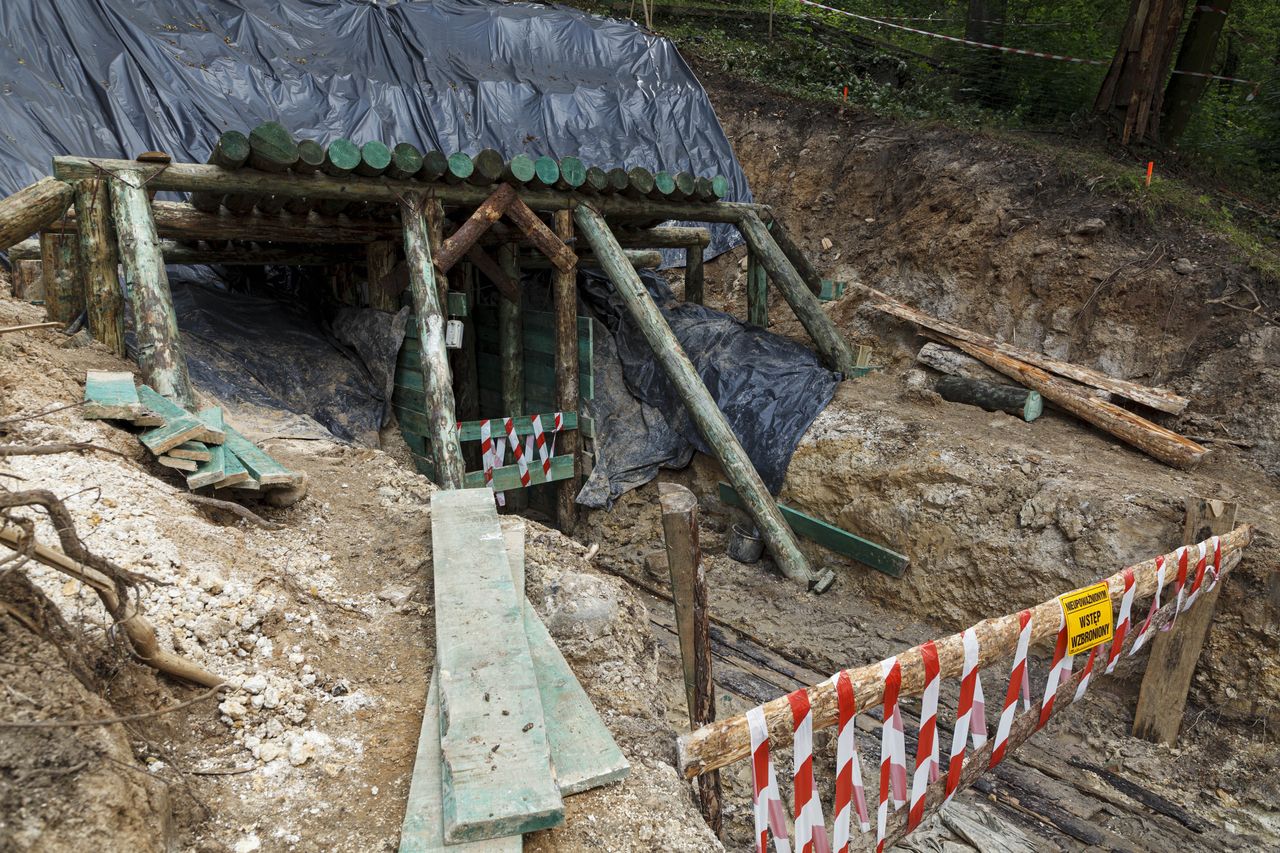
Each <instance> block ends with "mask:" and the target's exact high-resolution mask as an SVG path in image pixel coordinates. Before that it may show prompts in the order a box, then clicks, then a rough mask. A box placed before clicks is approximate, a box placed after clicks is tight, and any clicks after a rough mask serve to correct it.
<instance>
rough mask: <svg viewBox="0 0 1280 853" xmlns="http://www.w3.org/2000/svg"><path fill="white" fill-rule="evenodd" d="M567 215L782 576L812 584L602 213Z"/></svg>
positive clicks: (586, 210) (774, 508) (583, 209)
mask: <svg viewBox="0 0 1280 853" xmlns="http://www.w3.org/2000/svg"><path fill="white" fill-rule="evenodd" d="M573 218H574V221H575V222H577V224H578V227H579V228H580V229H581V230H582V232H583V236H584V237H586V240H587V242H588V243H590V244H591V248H592V249H593V250H594V251H595V254H596V257H597V258H599V259H600V262H601V264H602V265H603V266H604V270H605V272H606V273H607V274H608V276H609V279H610V281H612V282H613V286H614V287H615V288H616V289H617V291H618V294H619V296H621V297H622V300H623V302H624V304H626V306H627V311H628V312H629V313H630V315H631V317H632V319H633V320H635V322H636V326H637V327H639V329H640V331H641V333H642V334H643V335H644V337H645V340H646V341H648V343H649V347H650V348H651V349H652V350H653V355H654V358H655V359H656V360H657V362H658V363H659V364H660V365H661V366H662V369H663V371H665V372H666V374H667V376H669V377H670V378H671V382H672V384H673V385H674V386H675V388H676V392H677V393H678V394H679V395H680V400H681V402H683V403H684V405H685V407H686V408H687V409H688V410H689V414H690V416H691V417H692V418H693V421H694V423H695V424H696V425H697V427H698V432H700V433H701V434H702V437H703V438H704V439H705V440H706V442H707V445H708V446H709V447H711V449H712V451H713V452H714V453H715V454H716V458H717V459H718V460H719V462H720V467H722V468H723V469H724V472H725V476H726V477H728V478H729V481H730V482H732V483H733V486H734V488H736V489H737V490H738V494H740V495H742V497H743V501H744V503H745V504H746V509H747V512H748V513H749V514H750V515H751V518H752V520H753V521H754V522H755V524H756V527H757V528H758V529H759V530H760V532H761V533H762V534H763V535H764V538H765V542H766V544H767V545H768V547H769V551H770V553H771V554H772V555H773V558H774V560H775V561H776V562H777V564H778V568H779V569H781V570H782V573H783V574H784V575H786V576H787V577H788V578H791V579H792V580H794V581H796V582H798V583H802V584H804V585H805V586H806V587H808V586H811V585H813V584H814V583H816V582H817V578H816V577H815V576H814V574H813V572H812V571H811V570H810V569H809V562H808V560H806V559H805V557H804V554H802V553H801V552H800V546H799V545H798V544H797V543H796V539H795V537H794V536H793V535H792V534H791V530H790V528H788V527H787V523H786V521H785V520H784V519H783V517H782V513H781V512H780V511H779V510H778V505H777V504H775V503H774V502H773V498H772V497H771V496H770V495H769V490H768V489H766V488H765V485H764V482H763V481H761V479H760V474H759V473H757V471H756V469H755V467H754V466H753V465H752V464H751V458H750V457H749V456H747V452H746V451H745V450H743V449H742V445H741V444H740V443H738V438H737V436H735V435H734V434H733V429H732V428H731V427H730V426H729V422H728V421H727V420H725V416H724V413H723V412H721V411H720V409H719V408H718V407H717V406H716V402H715V400H714V399H712V397H711V394H710V392H709V391H707V386H705V385H703V384H702V378H701V377H700V376H698V371H697V369H696V368H694V366H693V363H692V362H691V361H689V357H688V356H687V355H685V352H684V349H683V348H682V347H681V346H680V342H679V341H678V340H677V339H676V336H675V333H674V332H672V331H671V327H670V326H668V325H667V321H666V320H664V319H663V317H662V313H661V312H660V311H659V310H658V306H657V305H655V304H654V302H653V297H652V296H650V295H649V291H648V290H646V289H645V286H644V284H643V283H642V282H641V281H640V277H639V276H638V275H636V271H635V270H634V269H632V268H631V265H630V264H628V263H627V260H626V256H625V255H623V253H622V247H620V246H619V245H618V242H617V241H616V240H614V239H613V234H612V232H610V231H609V226H608V225H606V224H605V221H604V218H603V217H601V216H600V214H598V213H596V212H595V210H593V209H592V208H590V207H588V206H587V205H585V204H583V205H579V206H578V207H577V208H576V209H575V210H574V217H573ZM757 221H758V220H757ZM762 227H763V226H762Z"/></svg>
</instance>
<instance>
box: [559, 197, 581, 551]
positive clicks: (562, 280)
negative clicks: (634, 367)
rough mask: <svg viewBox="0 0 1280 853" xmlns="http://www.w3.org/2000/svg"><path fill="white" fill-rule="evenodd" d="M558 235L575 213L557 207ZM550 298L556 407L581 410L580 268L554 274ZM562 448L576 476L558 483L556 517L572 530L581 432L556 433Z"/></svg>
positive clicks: (569, 235)
mask: <svg viewBox="0 0 1280 853" xmlns="http://www.w3.org/2000/svg"><path fill="white" fill-rule="evenodd" d="M554 216H555V226H556V227H555V231H556V236H557V237H558V238H560V240H561V241H563V242H564V243H566V244H568V243H569V242H570V241H571V240H572V239H573V214H572V213H570V212H569V211H567V210H557V211H556V212H555V214H554ZM551 301H552V303H553V305H554V306H555V315H556V336H555V349H556V408H557V409H559V410H560V411H562V412H577V411H578V270H577V267H576V266H575V267H573V268H571V269H569V270H559V269H557V270H556V271H555V272H553V273H552V274H551ZM557 441H558V442H559V445H560V448H559V449H560V452H561V453H563V454H567V455H568V456H569V457H571V458H572V459H573V478H572V479H569V480H562V481H561V482H560V483H559V484H557V485H556V521H557V523H558V524H559V525H560V529H561V530H562V531H564V532H565V533H571V532H573V528H574V526H575V525H576V524H577V521H578V509H577V505H576V504H575V503H574V498H575V497H577V494H578V488H579V487H580V486H581V485H582V461H581V460H580V459H579V458H578V433H577V431H576V430H574V431H570V432H565V433H564V434H562V435H560V436H558V437H557Z"/></svg>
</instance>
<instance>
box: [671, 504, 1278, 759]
mask: <svg viewBox="0 0 1280 853" xmlns="http://www.w3.org/2000/svg"><path fill="white" fill-rule="evenodd" d="M1252 539H1253V527H1252V526H1251V525H1247V524H1246V525H1241V526H1240V527H1237V528H1236V529H1235V530H1232V531H1231V532H1230V533H1228V534H1227V535H1226V536H1223V537H1222V538H1221V540H1220V541H1221V545H1222V556H1223V560H1224V561H1225V560H1226V559H1227V557H1228V556H1229V555H1231V554H1233V553H1235V552H1237V551H1241V550H1243V549H1244V548H1245V547H1247V546H1248V545H1249V543H1250V542H1251V541H1252ZM1177 557H1178V555H1177V552H1176V551H1175V552H1173V553H1169V554H1165V555H1164V557H1163V558H1162V559H1163V560H1164V562H1165V563H1168V564H1170V565H1177ZM1131 568H1132V569H1133V571H1134V596H1135V600H1136V601H1143V600H1148V599H1150V598H1151V597H1152V596H1153V595H1154V594H1155V592H1156V587H1157V583H1156V580H1157V578H1156V560H1155V558H1152V559H1150V560H1145V561H1143V562H1141V563H1138V564H1136V565H1134V566H1132V567H1131ZM1124 576H1125V572H1124V571H1119V572H1116V573H1115V574H1114V575H1112V576H1111V577H1109V578H1107V579H1106V581H1105V582H1106V584H1107V589H1108V591H1109V593H1110V596H1111V600H1112V603H1113V604H1115V603H1117V602H1119V601H1120V599H1121V597H1122V596H1123V595H1124V587H1125V580H1124ZM1175 576H1176V572H1167V573H1166V574H1165V579H1164V580H1165V583H1166V585H1168V584H1171V583H1173V581H1174V578H1175ZM1061 620H1062V605H1061V604H1060V602H1059V601H1058V599H1057V598H1051V599H1049V600H1048V601H1045V602H1042V603H1040V604H1037V605H1035V606H1034V607H1032V608H1031V644H1032V645H1033V646H1034V645H1039V644H1041V643H1044V642H1047V641H1048V640H1050V639H1056V638H1057V636H1058V632H1059V625H1060V623H1061ZM1021 630H1022V626H1021V623H1020V621H1019V618H1018V613H1016V612H1014V613H1010V614H1008V615H1005V616H998V617H995V618H993V619H987V620H984V621H982V622H979V623H978V624H977V625H974V626H973V631H974V632H975V634H976V635H977V638H978V645H979V649H980V653H979V660H978V666H979V668H985V667H987V666H990V665H991V664H993V663H995V662H996V661H998V660H1002V659H1004V658H1005V657H1006V656H1008V655H1010V654H1012V653H1013V650H1014V648H1015V647H1016V646H1017V643H1018V636H1019V634H1020V633H1021ZM1132 633H1133V632H1131V634H1132ZM934 645H935V647H936V649H937V653H938V666H939V668H940V673H941V677H942V678H957V677H959V676H960V674H961V671H962V670H963V668H964V638H963V634H952V635H951V636H949V637H945V638H943V639H941V640H937V641H935V642H934ZM921 648H922V647H921V646H916V647H915V648H913V649H910V650H908V651H905V652H902V653H900V654H898V655H897V660H898V663H899V665H900V666H901V669H902V684H901V693H900V695H902V696H916V695H919V694H920V693H921V691H923V690H924V685H925V665H924V658H923V655H922V652H921ZM845 672H847V673H848V675H849V678H850V680H851V681H852V683H853V690H854V697H855V699H856V701H857V707H859V708H863V709H867V708H875V707H877V706H879V705H881V704H883V702H884V672H883V670H882V669H881V667H880V664H879V663H873V664H869V665H866V666H861V667H858V668H856V669H848V670H845ZM806 692H807V693H808V695H809V704H810V707H811V709H812V713H813V728H814V730H815V731H817V730H818V729H822V728H826V727H827V726H830V725H833V724H834V723H835V722H836V718H837V702H836V688H835V684H834V683H833V682H830V681H826V682H823V683H822V684H818V685H814V686H812V687H809V688H808V689H807V691H806ZM763 710H764V714H765V721H766V723H767V724H768V727H769V739H770V743H771V744H772V746H773V748H774V749H781V748H785V747H786V746H788V745H790V744H791V743H792V741H793V738H794V732H793V728H792V720H791V705H790V703H789V702H788V701H787V697H785V696H783V697H780V698H778V699H774V700H772V701H770V702H766V703H765V704H764V706H763ZM750 754H751V735H750V732H749V730H748V727H747V718H746V717H745V716H737V717H734V718H732V719H728V720H720V721H717V722H715V723H712V724H710V725H707V726H703V727H702V728H701V729H699V730H698V731H696V732H693V733H692V734H689V735H684V736H682V737H681V738H680V739H679V741H678V743H677V757H678V765H677V766H678V768H679V772H680V773H682V774H683V775H684V777H685V778H686V779H692V778H693V777H694V776H697V775H699V774H701V773H706V772H708V771H710V770H718V769H719V768H721V767H725V766H727V765H729V764H732V763H733V762H735V761H739V760H741V759H743V758H746V757H747V756H748V755H750Z"/></svg>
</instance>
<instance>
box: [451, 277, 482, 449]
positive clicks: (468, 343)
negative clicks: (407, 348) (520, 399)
mask: <svg viewBox="0 0 1280 853" xmlns="http://www.w3.org/2000/svg"><path fill="white" fill-rule="evenodd" d="M453 275H456V276H457V279H456V281H457V283H458V285H459V287H458V290H459V291H460V292H461V293H462V295H463V297H464V298H465V299H466V302H467V313H466V315H465V316H464V317H463V318H462V348H461V349H456V350H454V351H453V353H452V358H451V363H452V364H453V389H454V391H453V393H454V395H455V396H456V397H457V400H458V416H459V417H460V418H461V419H462V420H464V421H474V420H479V418H480V379H479V376H478V375H477V373H476V371H477V367H476V353H477V351H478V350H477V348H476V323H475V319H474V312H475V305H476V268H475V266H473V265H472V264H471V263H470V262H467V261H464V262H463V263H461V264H459V265H458V266H457V267H456V268H455V270H454V272H453ZM462 458H463V461H464V462H466V467H467V469H468V470H475V469H477V468H480V467H481V459H480V445H479V443H478V442H467V443H466V444H464V445H463V446H462Z"/></svg>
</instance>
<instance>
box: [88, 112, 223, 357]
mask: <svg viewBox="0 0 1280 853" xmlns="http://www.w3.org/2000/svg"><path fill="white" fill-rule="evenodd" d="M224 135H225V134H224ZM246 156H248V155H247V154H246ZM76 225H77V228H76V230H77V239H78V242H79V250H80V272H81V275H82V276H83V278H84V285H85V308H86V309H87V310H88V312H89V313H88V318H87V319H88V322H89V334H90V335H92V336H93V337H94V339H95V340H98V341H101V342H102V343H103V344H104V345H105V346H106V347H107V349H109V350H111V351H112V352H114V353H115V354H116V355H118V356H123V355H124V354H125V348H124V294H123V293H121V291H120V275H119V272H118V270H119V265H120V258H119V256H118V255H117V253H116V235H115V230H114V228H113V226H112V224H111V194H110V190H109V189H108V187H107V181H106V179H105V178H92V179H89V180H86V181H81V182H80V183H79V184H78V185H77V187H76Z"/></svg>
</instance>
